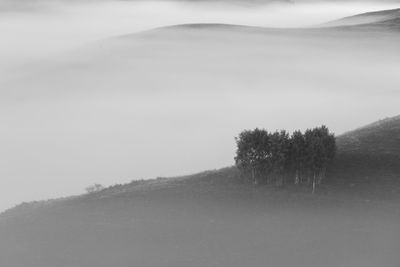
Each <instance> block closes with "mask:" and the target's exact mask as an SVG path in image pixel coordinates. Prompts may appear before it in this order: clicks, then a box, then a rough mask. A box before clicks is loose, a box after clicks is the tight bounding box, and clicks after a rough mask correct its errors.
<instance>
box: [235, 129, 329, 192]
mask: <svg viewBox="0 0 400 267" xmlns="http://www.w3.org/2000/svg"><path fill="white" fill-rule="evenodd" d="M236 144H237V150H236V157H235V163H236V165H237V166H238V167H239V169H240V170H241V172H242V173H243V174H244V175H246V177H250V178H251V179H252V181H253V182H254V183H255V184H258V183H275V184H276V185H284V184H287V183H294V184H301V183H305V184H309V185H312V188H313V189H312V190H313V192H314V191H315V187H316V185H318V184H320V183H321V181H322V179H323V178H324V176H325V173H326V169H327V167H328V165H329V163H330V162H331V161H332V160H333V158H334V156H335V153H336V141H335V136H334V135H333V134H332V133H330V132H329V129H328V128H327V127H325V126H321V127H316V128H314V129H309V130H306V131H305V132H304V133H302V132H301V131H295V132H293V133H292V135H289V133H288V132H286V131H284V130H282V131H276V132H268V131H267V130H264V129H254V130H245V131H243V132H241V133H240V134H239V136H238V137H237V138H236Z"/></svg>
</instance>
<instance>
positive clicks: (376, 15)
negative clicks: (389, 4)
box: [323, 9, 400, 30]
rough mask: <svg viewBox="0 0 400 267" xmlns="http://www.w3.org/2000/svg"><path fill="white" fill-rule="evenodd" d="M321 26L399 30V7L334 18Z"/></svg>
mask: <svg viewBox="0 0 400 267" xmlns="http://www.w3.org/2000/svg"><path fill="white" fill-rule="evenodd" d="M323 26H329V27H344V28H365V29H391V30H400V9H391V10H381V11H375V12H367V13H363V14H358V15H355V16H350V17H345V18H342V19H339V20H335V21H332V22H329V23H326V24H324V25H323Z"/></svg>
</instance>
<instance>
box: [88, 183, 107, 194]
mask: <svg viewBox="0 0 400 267" xmlns="http://www.w3.org/2000/svg"><path fill="white" fill-rule="evenodd" d="M103 189H104V186H102V185H101V184H94V185H90V186H88V187H86V188H85V190H86V192H87V193H88V194H92V193H96V192H99V191H101V190H103Z"/></svg>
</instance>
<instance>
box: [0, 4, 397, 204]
mask: <svg viewBox="0 0 400 267" xmlns="http://www.w3.org/2000/svg"><path fill="white" fill-rule="evenodd" d="M394 7H395V6H394V5H393V4H376V3H351V4H350V3H348V4H343V3H342V4H317V3H313V4H296V5H288V4H285V5H268V6H261V7H251V6H233V5H228V4H218V5H217V4H213V5H211V4H201V5H199V4H184V3H177V2H173V3H171V2H158V3H156V2H152V3H143V2H140V3H128V2H104V3H98V4H96V5H94V4H85V5H67V6H61V5H53V6H39V7H38V8H36V9H34V10H30V11H29V12H28V11H24V12H21V11H18V12H15V11H7V12H3V13H0V33H1V35H0V58H1V60H0V94H1V99H0V119H1V127H2V129H1V132H0V147H1V149H0V164H1V165H0V177H1V180H0V210H2V209H5V208H7V207H10V206H11V205H14V204H17V203H18V202H21V201H30V200H33V199H45V198H50V197H57V196H63V195H70V194H77V193H81V192H82V190H83V188H84V187H85V186H86V185H88V184H91V183H95V182H99V183H102V184H104V185H109V184H113V183H119V182H128V181H129V180H131V179H138V178H152V177H155V176H172V175H180V174H186V173H191V172H195V171H201V170H205V169H211V168H218V167H223V166H226V165H230V164H232V163H233V156H234V146H235V144H234V139H233V138H234V136H235V135H237V134H238V132H239V131H240V130H242V129H244V128H254V127H267V128H269V129H271V130H275V129H279V128H286V129H289V130H293V129H297V128H300V129H304V128H306V127H312V126H315V125H319V124H322V123H326V124H327V125H328V126H329V127H331V128H332V129H333V130H334V131H335V132H337V133H341V132H343V131H345V130H348V129H351V128H353V127H355V126H358V125H362V124H363V123H367V122H369V121H371V120H375V119H378V118H380V117H384V116H386V115H395V114H396V113H398V112H399V110H398V109H397V106H396V100H397V98H398V96H399V92H398V91H397V89H398V85H399V84H400V83H399V82H400V81H399V78H398V75H397V70H398V69H399V67H400V66H399V62H400V55H399V49H398V48H397V46H396V42H397V43H398V41H399V39H398V37H396V36H395V37H392V36H390V35H388V36H386V35H382V36H381V35H379V36H378V37H379V39H378V40H376V39H374V38H372V39H371V40H370V39H368V38H366V37H365V36H362V38H361V41H358V40H357V38H353V39H352V38H350V39H351V41H350V44H348V41H349V40H347V39H346V38H347V37H346V36H343V35H341V34H339V35H338V36H335V35H334V36H333V37H331V38H322V39H321V38H320V37H318V36H317V37H315V36H309V37H307V38H302V37H287V36H280V35H279V34H273V35H272V36H268V35H261V36H259V35H258V34H255V35H253V34H248V33H241V30H240V29H239V31H238V32H235V31H233V32H230V31H227V32H226V31H225V30H224V28H222V29H216V30H215V29H211V30H210V33H208V32H207V30H203V31H201V32H200V33H199V34H197V33H194V35H191V31H187V30H186V29H182V30H179V29H178V30H177V32H174V31H172V32H171V31H167V32H163V31H159V32H156V33H154V36H153V35H144V36H141V37H134V36H131V37H124V38H122V39H121V38H120V39H110V40H105V41H104V39H107V38H111V37H114V36H118V35H124V34H131V33H135V32H140V31H145V30H148V29H152V28H156V27H161V26H166V25H174V24H185V23H199V22H201V23H227V24H244V25H252V26H268V27H306V26H310V25H314V24H320V23H324V22H326V21H329V20H333V19H338V18H341V17H343V16H348V15H354V14H358V13H362V12H366V11H373V10H379V9H389V8H394ZM386 38H387V39H386ZM227 40H228V41H227ZM364 43H365V44H367V45H366V46H365V47H362V48H361V49H358V48H359V45H360V44H364ZM368 44H369V45H368ZM354 51H357V52H355V53H354ZM271 59H272V61H271ZM288 76H289V77H290V78H289V79H288ZM371 103H374V106H371Z"/></svg>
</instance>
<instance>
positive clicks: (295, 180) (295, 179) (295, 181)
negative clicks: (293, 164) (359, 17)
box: [294, 170, 300, 185]
mask: <svg viewBox="0 0 400 267" xmlns="http://www.w3.org/2000/svg"><path fill="white" fill-rule="evenodd" d="M299 183H300V178H299V170H296V177H295V178H294V184H296V185H298V184H299Z"/></svg>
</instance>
